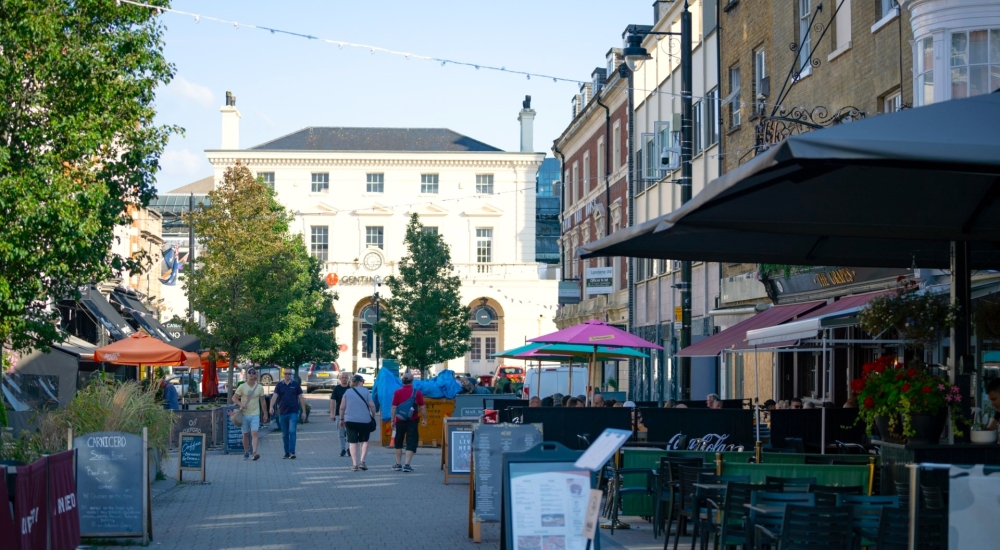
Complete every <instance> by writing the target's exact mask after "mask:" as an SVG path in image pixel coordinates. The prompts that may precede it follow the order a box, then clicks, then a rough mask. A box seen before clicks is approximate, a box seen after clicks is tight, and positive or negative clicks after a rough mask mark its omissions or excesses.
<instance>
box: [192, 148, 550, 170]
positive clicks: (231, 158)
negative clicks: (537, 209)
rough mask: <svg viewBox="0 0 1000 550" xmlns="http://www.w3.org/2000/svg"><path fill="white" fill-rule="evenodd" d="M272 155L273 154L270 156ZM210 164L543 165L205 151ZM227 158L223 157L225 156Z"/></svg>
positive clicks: (535, 163)
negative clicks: (263, 154) (287, 155)
mask: <svg viewBox="0 0 1000 550" xmlns="http://www.w3.org/2000/svg"><path fill="white" fill-rule="evenodd" d="M271 154H273V153H271ZM206 155H207V157H208V161H209V162H210V163H211V164H212V165H213V166H229V165H232V164H235V163H236V162H237V161H240V162H242V163H243V164H244V165H246V166H302V167H314V166H337V167H345V168H373V167H387V168H411V167H412V168H424V167H447V168H477V169H517V168H522V169H530V168H533V167H538V166H541V164H542V162H541V160H534V159H532V160H520V159H503V160H499V159H498V160H490V159H399V158H395V159H391V158H371V159H359V158H322V157H281V156H269V155H268V156H261V155H259V153H258V154H257V155H255V154H253V153H250V152H249V151H247V152H246V154H243V152H236V151H219V152H216V151H206ZM223 155H224V156H223Z"/></svg>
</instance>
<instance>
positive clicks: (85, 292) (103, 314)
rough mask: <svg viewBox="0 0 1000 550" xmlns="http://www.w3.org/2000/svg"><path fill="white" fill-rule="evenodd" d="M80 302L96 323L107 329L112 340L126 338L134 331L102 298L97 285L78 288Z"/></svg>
mask: <svg viewBox="0 0 1000 550" xmlns="http://www.w3.org/2000/svg"><path fill="white" fill-rule="evenodd" d="M79 302H80V304H81V305H82V306H83V307H84V308H86V309H87V311H89V312H90V313H91V314H93V315H94V318H95V320H96V321H97V324H98V325H100V326H102V327H104V328H105V329H107V331H108V332H109V333H110V334H111V338H112V339H113V340H121V339H123V338H127V337H128V336H129V335H130V334H132V333H133V332H135V331H134V330H132V327H131V326H130V325H129V324H128V321H126V320H125V318H124V317H122V316H121V315H120V314H119V313H118V312H117V311H115V308H113V307H111V304H110V303H109V302H108V301H107V300H106V299H105V298H104V296H103V295H102V294H101V292H100V291H99V290H97V287H96V286H94V285H90V286H89V287H86V288H84V289H81V290H80V300H79Z"/></svg>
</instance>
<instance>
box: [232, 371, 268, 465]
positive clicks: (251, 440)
mask: <svg viewBox="0 0 1000 550" xmlns="http://www.w3.org/2000/svg"><path fill="white" fill-rule="evenodd" d="M233 402H234V403H236V405H238V406H239V408H240V411H242V412H243V424H242V425H241V426H240V429H241V430H242V431H243V460H247V459H249V458H250V455H253V459H254V460H258V459H259V458H260V453H258V452H257V451H258V450H259V449H260V447H259V446H258V441H259V439H258V436H257V432H258V431H259V430H260V416H261V411H262V410H265V409H266V407H262V406H261V405H262V403H263V402H264V386H262V385H260V384H259V383H258V382H257V369H255V368H253V367H250V368H249V369H247V382H246V384H240V387H238V388H236V392H235V393H233Z"/></svg>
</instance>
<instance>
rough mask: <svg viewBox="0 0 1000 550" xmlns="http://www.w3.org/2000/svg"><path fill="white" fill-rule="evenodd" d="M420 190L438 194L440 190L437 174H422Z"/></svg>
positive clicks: (425, 192)
mask: <svg viewBox="0 0 1000 550" xmlns="http://www.w3.org/2000/svg"><path fill="white" fill-rule="evenodd" d="M420 192H421V193H424V194H431V195H433V194H436V193H437V192H438V175H437V174H420Z"/></svg>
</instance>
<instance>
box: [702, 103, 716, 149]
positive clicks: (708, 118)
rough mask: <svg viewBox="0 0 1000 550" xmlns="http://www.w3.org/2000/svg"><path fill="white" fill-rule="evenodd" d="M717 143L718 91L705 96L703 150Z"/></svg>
mask: <svg viewBox="0 0 1000 550" xmlns="http://www.w3.org/2000/svg"><path fill="white" fill-rule="evenodd" d="M716 143H719V89H718V88H715V89H713V90H712V91H710V92H708V93H707V94H705V148H706V149H707V148H709V147H711V146H713V145H715V144H716Z"/></svg>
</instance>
